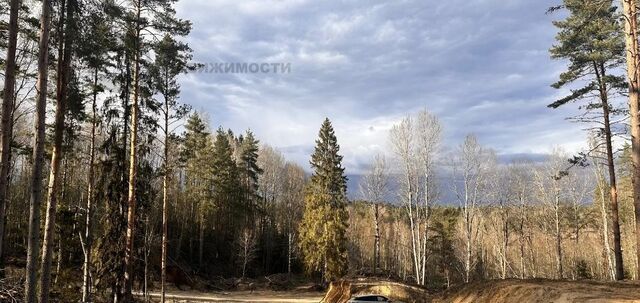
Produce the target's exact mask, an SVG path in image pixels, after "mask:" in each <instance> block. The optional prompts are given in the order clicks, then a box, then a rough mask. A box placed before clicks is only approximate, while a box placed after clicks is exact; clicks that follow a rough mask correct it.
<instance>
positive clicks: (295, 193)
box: [0, 0, 640, 302]
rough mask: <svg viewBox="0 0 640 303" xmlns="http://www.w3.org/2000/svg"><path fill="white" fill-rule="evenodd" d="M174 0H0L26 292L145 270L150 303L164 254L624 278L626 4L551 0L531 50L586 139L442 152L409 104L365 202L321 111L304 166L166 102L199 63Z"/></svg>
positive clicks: (633, 74) (11, 256) (35, 297)
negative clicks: (524, 150)
mask: <svg viewBox="0 0 640 303" xmlns="http://www.w3.org/2000/svg"><path fill="white" fill-rule="evenodd" d="M175 5H176V1H175V0H152V1H151V0H131V1H124V2H119V1H111V0H107V1H88V0H57V1H52V0H43V1H33V0H10V1H8V2H2V3H0V14H2V16H3V18H2V21H1V24H0V25H1V26H2V28H3V31H2V34H1V35H0V50H2V52H3V53H4V56H3V59H2V61H0V63H1V64H2V67H3V72H4V74H3V77H4V86H3V94H2V108H1V122H0V129H1V130H2V132H1V136H0V159H1V162H0V241H1V242H0V268H2V269H3V270H2V276H3V279H2V281H5V280H7V281H8V279H11V278H12V277H13V278H16V277H17V279H18V280H19V281H20V282H19V283H20V284H23V285H24V287H23V288H24V290H23V295H24V301H26V302H49V301H69V300H72V301H82V302H90V301H93V300H99V301H100V300H102V301H112V302H131V301H133V296H132V289H133V288H136V287H137V288H140V289H144V290H145V291H146V290H148V289H149V288H150V287H151V284H152V283H153V282H154V281H159V282H160V287H161V288H162V296H163V298H162V299H163V300H164V293H165V285H166V284H167V282H168V280H169V278H170V277H169V274H168V273H170V272H175V271H176V270H178V271H180V272H183V273H188V274H189V275H192V276H193V277H194V279H192V280H196V281H205V282H201V283H204V284H207V283H208V282H207V281H209V282H210V281H214V280H220V279H224V278H228V277H242V278H247V277H258V276H266V275H270V274H274V273H285V274H288V275H291V274H301V273H306V274H307V275H308V276H310V277H315V278H318V279H321V280H322V281H325V282H326V281H331V280H335V279H339V278H342V277H345V276H349V275H360V274H366V275H386V276H393V277H395V278H397V279H402V280H405V281H409V282H413V283H417V284H421V285H429V286H433V287H446V286H449V285H452V284H455V283H463V282H470V281H472V280H475V279H485V278H509V277H517V278H537V277H548V278H557V279H563V278H572V279H581V278H598V279H612V280H621V279H624V278H633V279H638V278H639V277H640V269H639V266H638V259H639V258H640V245H637V242H638V239H639V237H640V222H638V220H640V219H639V218H640V170H639V169H638V167H640V141H639V140H640V117H639V115H640V114H639V113H638V110H639V108H640V107H639V106H640V104H638V102H639V101H640V100H639V98H638V94H639V93H640V92H639V91H638V87H639V86H640V82H639V81H640V80H639V78H638V69H639V68H640V67H639V65H638V60H639V58H638V40H637V19H638V16H637V11H636V10H637V3H636V2H635V1H633V0H621V1H620V3H619V5H620V6H619V7H617V6H616V3H614V2H613V1H610V0H588V1H584V0H583V1H577V0H565V1H563V4H562V5H560V6H557V7H553V8H551V9H550V12H554V11H556V10H565V11H566V12H567V14H566V18H565V19H563V20H560V21H556V22H554V25H555V26H556V27H557V28H558V34H557V37H556V38H557V39H556V40H557V41H556V44H555V45H553V46H552V47H551V49H550V53H551V57H552V58H554V59H558V60H565V61H567V62H569V64H568V66H567V67H568V68H567V71H565V72H563V73H562V74H561V75H560V77H559V80H558V81H557V82H556V83H553V84H552V86H553V87H555V88H558V89H563V91H567V90H568V91H569V94H568V95H567V96H566V97H564V98H560V99H559V100H554V101H553V102H552V103H551V104H550V105H549V107H552V108H557V107H560V106H565V105H566V104H568V103H574V102H577V103H580V108H581V109H582V110H583V113H581V114H580V115H578V116H576V117H572V118H571V119H573V120H574V121H576V122H586V123H587V125H589V132H590V140H589V150H588V151H585V152H584V153H581V154H579V155H575V156H574V155H568V154H567V153H565V152H563V151H561V150H556V151H555V152H554V153H553V154H552V155H551V156H549V158H548V159H547V160H545V161H544V162H532V161H528V160H526V159H522V160H520V161H515V162H513V163H509V164H504V163H500V161H499V160H498V156H497V155H496V153H495V152H494V151H492V150H491V149H490V148H487V147H485V146H483V145H482V144H480V142H479V140H478V139H477V138H476V137H475V136H473V135H469V136H467V137H466V138H465V139H464V141H463V142H462V143H461V144H460V146H458V147H457V148H455V149H454V150H452V151H449V152H447V153H445V152H444V150H445V149H444V148H442V146H441V141H442V138H441V137H442V130H443V127H442V125H441V124H440V122H439V120H438V117H437V116H435V115H434V114H432V113H430V112H428V111H426V110H425V111H420V112H419V113H417V114H416V115H409V116H407V117H406V118H405V119H403V120H402V121H400V122H399V123H397V124H396V125H395V126H394V127H393V128H392V129H391V130H390V132H389V140H388V143H389V146H390V150H389V155H387V156H384V155H378V156H376V157H375V159H372V163H371V166H370V169H369V171H368V172H367V173H366V174H365V176H364V178H363V180H362V182H361V184H360V188H359V197H360V198H361V200H362V201H350V200H349V199H348V197H347V187H346V186H347V179H346V177H345V171H344V168H343V166H342V156H341V155H340V147H339V144H338V139H337V137H336V135H335V131H334V129H333V126H332V125H331V122H330V121H329V119H326V120H325V121H324V122H323V123H322V125H321V127H320V131H319V135H318V139H317V141H316V147H315V150H314V153H313V155H312V156H311V159H310V165H311V170H312V171H311V173H310V174H309V173H307V172H305V170H304V168H303V167H301V166H299V165H298V164H295V163H292V162H289V161H287V160H286V159H285V158H284V157H283V156H282V154H281V153H280V152H278V151H277V150H276V149H274V148H271V147H269V146H268V145H266V144H261V143H260V142H259V139H258V138H256V136H255V135H254V133H253V132H252V131H250V130H247V131H246V132H243V133H241V134H236V133H234V132H233V131H232V130H229V129H224V128H223V127H219V128H217V129H212V128H211V127H210V125H211V123H212V121H209V119H208V116H207V114H206V113H201V112H194V111H192V110H191V108H190V107H189V106H187V105H185V104H183V103H181V102H180V101H179V96H180V84H179V81H178V78H179V77H180V75H182V74H184V73H187V72H189V71H192V70H194V69H196V68H198V65H197V64H195V63H193V62H192V51H191V49H190V48H189V46H188V45H187V44H186V43H185V42H184V41H183V40H184V39H183V38H184V37H186V36H187V35H188V34H189V32H190V30H191V23H190V22H189V21H188V20H183V19H180V18H178V17H177V16H176V12H175ZM50 80H51V81H50ZM576 87H577V88H576ZM187 103H188V102H187ZM51 110H53V111H51ZM627 121H629V123H626V124H625V122H627ZM213 122H215V121H213ZM629 139H630V140H629ZM627 140H629V141H630V144H622V143H623V142H626V141H627ZM620 146H624V147H623V148H620ZM567 159H569V161H567ZM444 174H449V175H450V176H451V181H450V182H448V183H446V184H441V183H440V182H439V180H442V179H441V178H440V177H441V176H442V175H444ZM445 190H447V191H450V192H452V193H453V196H454V198H453V200H454V201H443V195H442V192H443V191H445ZM442 202H449V203H453V204H449V205H445V204H443V203H442ZM587 245H588V247H600V248H601V249H597V250H589V251H585V250H584V249H583V247H585V246H587ZM192 284H193V283H192ZM195 284H197V283H195ZM206 286H207V285H204V286H203V287H206Z"/></svg>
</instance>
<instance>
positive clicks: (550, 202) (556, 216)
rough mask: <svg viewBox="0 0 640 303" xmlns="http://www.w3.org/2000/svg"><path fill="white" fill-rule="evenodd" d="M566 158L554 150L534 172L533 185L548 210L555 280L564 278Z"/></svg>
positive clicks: (560, 152)
mask: <svg viewBox="0 0 640 303" xmlns="http://www.w3.org/2000/svg"><path fill="white" fill-rule="evenodd" d="M567 158H568V157H567V156H566V155H565V154H564V152H563V151H562V150H559V149H555V150H554V151H553V153H552V154H551V156H550V157H549V159H548V160H547V163H545V165H543V166H541V167H539V168H538V169H537V170H536V171H535V185H536V188H537V193H538V195H539V197H540V200H541V201H542V202H543V203H544V204H545V205H546V206H547V208H548V209H549V210H550V217H551V222H552V226H553V227H552V230H553V236H554V241H555V261H556V262H555V263H556V278H557V279H563V278H564V251H563V238H564V229H563V224H562V222H561V220H562V206H563V205H562V202H563V199H564V198H565V194H566V193H565V191H564V186H565V185H566V183H565V181H566V178H565V177H566V176H567V175H568V172H567V166H568V162H567V161H566V160H565V159H567Z"/></svg>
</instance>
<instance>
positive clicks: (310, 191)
mask: <svg viewBox="0 0 640 303" xmlns="http://www.w3.org/2000/svg"><path fill="white" fill-rule="evenodd" d="M339 151H340V146H339V145H338V142H337V139H336V136H335V133H334V130H333V126H332V125H331V122H330V121H329V119H328V118H327V119H325V120H324V122H323V123H322V127H321V128H320V133H319V138H318V140H316V147H315V151H314V153H313V155H312V156H311V167H312V168H313V175H312V176H311V181H310V183H309V184H308V185H307V189H306V196H305V210H304V215H303V218H302V222H301V224H300V248H301V250H302V254H303V256H304V263H305V266H306V269H307V271H308V272H309V273H311V272H315V271H321V272H322V277H323V280H324V281H331V280H335V279H337V278H340V277H341V276H342V275H344V274H345V271H346V269H347V238H346V230H347V225H348V223H347V220H348V219H349V218H348V216H349V214H348V212H347V211H346V203H347V195H346V192H347V178H346V177H345V175H344V168H343V167H342V156H341V155H339V154H338V152H339Z"/></svg>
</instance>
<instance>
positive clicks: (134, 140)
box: [123, 0, 142, 301]
mask: <svg viewBox="0 0 640 303" xmlns="http://www.w3.org/2000/svg"><path fill="white" fill-rule="evenodd" d="M135 4H136V19H135V23H136V31H135V35H136V36H135V40H134V45H135V46H134V52H135V53H134V57H133V58H134V59H133V60H134V62H133V66H134V67H133V68H134V70H133V104H132V105H131V140H130V142H129V144H130V146H129V153H130V154H129V193H128V196H127V207H128V210H127V235H126V241H125V245H126V247H125V254H124V283H123V284H124V294H123V295H124V300H125V301H131V298H132V296H131V287H132V284H133V275H132V269H133V264H132V262H133V253H134V251H133V244H134V236H135V224H136V175H137V170H138V168H137V166H138V161H137V160H138V158H137V150H138V118H139V117H138V115H139V113H138V110H139V109H138V99H139V95H140V31H141V29H140V26H141V25H140V22H141V18H140V14H141V10H142V7H141V5H142V3H141V0H137V1H136V2H135Z"/></svg>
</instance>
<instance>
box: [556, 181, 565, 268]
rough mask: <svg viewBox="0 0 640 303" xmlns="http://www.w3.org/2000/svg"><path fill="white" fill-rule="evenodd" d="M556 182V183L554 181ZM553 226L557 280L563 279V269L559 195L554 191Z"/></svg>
mask: <svg viewBox="0 0 640 303" xmlns="http://www.w3.org/2000/svg"><path fill="white" fill-rule="evenodd" d="M556 182H557V181H556ZM555 199H556V201H555V205H554V210H555V225H556V269H557V271H558V279H563V278H564V269H563V266H562V263H563V262H562V233H561V231H560V194H559V193H558V190H556V198H555Z"/></svg>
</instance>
